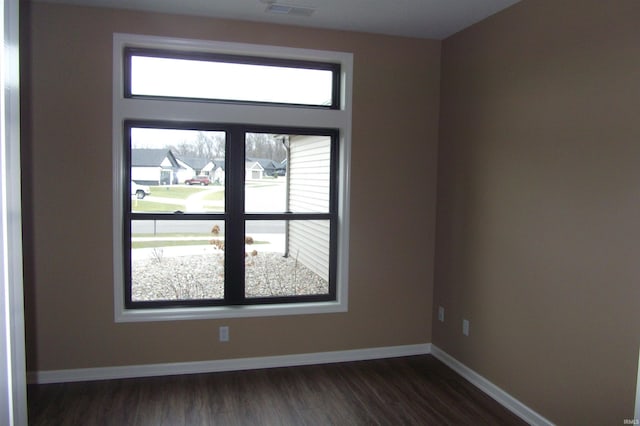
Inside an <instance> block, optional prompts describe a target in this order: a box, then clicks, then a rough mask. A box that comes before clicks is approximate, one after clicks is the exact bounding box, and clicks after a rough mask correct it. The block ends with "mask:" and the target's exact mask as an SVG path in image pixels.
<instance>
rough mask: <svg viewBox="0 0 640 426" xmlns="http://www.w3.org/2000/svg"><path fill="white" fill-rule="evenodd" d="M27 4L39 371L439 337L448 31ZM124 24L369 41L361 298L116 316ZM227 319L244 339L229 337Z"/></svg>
mask: <svg viewBox="0 0 640 426" xmlns="http://www.w3.org/2000/svg"><path fill="white" fill-rule="evenodd" d="M25 12H26V13H25V16H24V18H25V19H24V22H23V24H24V25H25V27H24V30H25V36H26V38H25V39H24V40H23V41H24V43H23V45H22V47H23V49H22V51H23V53H24V54H25V57H24V58H23V61H24V62H23V67H24V69H23V76H22V77H23V89H24V94H23V99H24V103H25V106H24V114H23V117H24V119H25V125H24V129H23V136H24V140H23V145H24V157H25V159H24V165H23V170H24V171H25V174H26V176H25V185H26V189H25V197H24V198H25V200H24V204H25V206H24V210H25V224H26V225H25V246H26V249H25V256H26V260H25V262H26V268H27V273H26V275H27V276H26V282H25V287H26V288H25V291H26V317H27V318H26V320H27V326H28V334H27V345H28V347H27V352H28V368H29V370H52V369H67V368H86V367H102V366H117V365H132V364H146V363H165V362H183V361H199V360H215V359H225V358H236V357H253V356H267V355H280V354H292V353H309V352H321V351H333V350H347V349H357V348H369V347H379V346H392V345H405V344H419V343H426V342H430V341H431V305H432V301H431V297H432V287H433V284H432V280H433V278H432V271H433V246H434V221H435V207H434V206H435V185H436V184H435V177H436V147H437V120H438V114H437V111H438V106H439V105H438V98H439V94H438V91H439V68H440V65H439V61H440V43H439V42H436V41H425V40H417V39H407V38H394V37H384V36H374V35H366V34H356V33H346V32H334V31H322V30H313V29H301V28H294V27H282V26H272V25H264V24H255V23H241V22H233V21H224V20H215V19H205V18H195V17H181V16H168V15H161V14H144V13H137V12H125V11H115V10H107V9H98V8H79V7H69V6H58V5H49V4H41V3H40V4H35V5H32V7H31V9H30V10H25ZM113 32H126V33H141V34H152V35H164V36H175V37H186V38H197V39H211V40H220V41H236V42H249V43H263V44H274V45H282V46H293V47H302V48H318V49H327V50H340V51H347V52H353V53H354V68H355V75H354V79H355V82H354V92H353V98H354V109H353V146H352V155H353V164H352V170H351V172H352V175H351V176H352V187H351V194H352V198H351V235H350V238H351V253H350V285H349V297H350V299H349V301H350V306H349V312H348V313H344V314H331V315H308V316H289V317H273V318H249V319H238V320H224V321H216V320H208V321H177V322H152V323H118V324H116V323H114V320H113V272H112V263H113V259H112V248H111V240H112V237H111V235H112V230H111V223H112V213H111V211H112V208H111V205H112V203H111V178H110V176H111V81H112V80H111V62H112V58H111V56H112V44H111V43H112V34H113ZM221 324H226V325H229V326H230V331H231V342H229V343H225V344H220V343H218V342H217V341H216V340H217V339H216V337H217V327H218V326H219V325H221Z"/></svg>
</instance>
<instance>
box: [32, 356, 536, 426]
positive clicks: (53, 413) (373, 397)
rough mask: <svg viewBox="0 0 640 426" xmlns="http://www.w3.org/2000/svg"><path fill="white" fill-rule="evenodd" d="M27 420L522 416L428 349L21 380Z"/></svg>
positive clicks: (412, 421)
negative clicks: (119, 376)
mask: <svg viewBox="0 0 640 426" xmlns="http://www.w3.org/2000/svg"><path fill="white" fill-rule="evenodd" d="M28 407H29V424H30V425H56V426H58V425H82V426H85V425H118V426H124V425H154V426H155V425H170V426H177V425H252V426H253V425H269V426H270V425H296V426H297V425H322V426H324V425H348V426H351V425H394V426H395V425H474V426H475V425H523V424H526V423H525V422H523V421H522V420H520V419H519V418H518V417H516V416H515V415H513V414H512V413H510V412H509V411H508V410H506V409H505V408H503V407H502V406H501V405H499V404H498V403H497V402H495V401H494V400H493V399H491V398H490V397H488V396H487V395H485V394H484V393H483V392H481V391H480V390H478V389H477V388H475V387H474V386H473V385H471V384H470V383H469V382H467V381H466V380H465V379H463V378H462V377H460V376H459V375H457V374H456V373H455V372H454V371H453V370H451V369H449V368H448V367H447V366H445V365H444V364H442V363H441V362H440V361H438V360H437V359H435V358H433V357H432V356H430V355H424V356H414V357H404V358H393V359H384V360H374V361H359V362H348V363H340V364H326V365H314V366H303V367H292V368H274V369H265V370H252V371H240V372H225V373H211V374H194V375H183V376H168V377H152V378H141V379H125V380H104V381H95V382H80V383H63V384H47V385H29V386H28Z"/></svg>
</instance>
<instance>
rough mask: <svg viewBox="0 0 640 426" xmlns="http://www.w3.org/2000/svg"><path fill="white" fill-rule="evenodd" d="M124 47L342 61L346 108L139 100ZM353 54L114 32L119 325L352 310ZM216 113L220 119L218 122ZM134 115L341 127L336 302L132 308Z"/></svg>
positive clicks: (115, 256)
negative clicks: (128, 222)
mask: <svg viewBox="0 0 640 426" xmlns="http://www.w3.org/2000/svg"><path fill="white" fill-rule="evenodd" d="M125 47H144V48H157V49H170V50H184V51H189V52H193V51H200V52H211V53H219V54H236V55H244V56H258V57H272V58H283V59H293V60H309V61H317V62H334V63H339V64H340V68H341V82H340V87H341V89H340V90H341V93H340V108H339V109H318V108H313V109H310V108H304V107H299V106H282V105H274V106H271V105H250V104H240V103H218V102H194V101H190V100H184V101H182V100H174V99H172V100H163V99H135V98H125V96H124V90H123V87H124V72H123V71H124V64H123V52H124V48H125ZM352 76H353V54H351V53H346V52H334V51H323V50H309V49H296V48H287V47H277V46H268V45H258V44H245V43H228V42H215V41H207V40H189V39H178V38H168V37H157V36H144V35H134V34H121V33H116V34H114V35H113V174H112V175H113V269H114V280H113V281H114V316H115V321H116V322H141V321H167V320H187V319H208V318H241V317H261V316H278V315H302V314H321V313H335V312H346V311H347V310H348V276H349V270H348V269H349V199H350V196H349V188H350V163H351V104H352V102H351V100H352ZM212 117H215V120H212ZM127 119H135V120H160V121H162V120H164V121H186V122H211V121H216V122H221V123H230V124H232V123H238V124H256V125H266V126H282V127H313V128H334V129H338V130H339V132H340V140H339V143H338V145H339V147H338V150H339V152H338V159H339V164H338V183H339V194H338V244H337V245H338V250H337V264H336V267H337V274H336V279H337V282H336V300H335V301H330V302H314V303H282V304H269V305H243V306H213V307H176V308H145V309H126V308H125V305H124V262H123V250H124V243H123V240H122V229H123V224H124V218H123V213H122V212H123V199H122V190H123V189H122V188H123V187H124V184H125V183H124V182H123V180H124V179H123V176H124V161H123V158H124V152H123V149H124V148H123V146H124V144H123V143H122V137H123V125H124V121H125V120H127Z"/></svg>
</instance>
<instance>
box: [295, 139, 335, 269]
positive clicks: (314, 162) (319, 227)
mask: <svg viewBox="0 0 640 426" xmlns="http://www.w3.org/2000/svg"><path fill="white" fill-rule="evenodd" d="M330 147H331V144H330V140H329V138H328V137H324V136H292V137H291V149H290V159H289V163H288V167H289V169H288V170H287V173H288V174H289V177H288V178H289V209H290V210H291V211H292V212H295V213H311V212H314V213H326V212H328V211H329V189H330ZM329 228H330V227H329V221H328V220H326V221H325V220H323V221H317V220H315V221H291V222H289V247H288V248H289V255H290V256H291V257H293V258H295V259H297V260H298V261H299V262H301V263H302V264H303V265H305V266H306V267H307V268H309V269H311V270H312V271H314V272H315V273H316V274H318V275H319V276H321V277H322V278H323V279H325V280H327V281H328V279H329V246H330V245H329V236H330V229H329Z"/></svg>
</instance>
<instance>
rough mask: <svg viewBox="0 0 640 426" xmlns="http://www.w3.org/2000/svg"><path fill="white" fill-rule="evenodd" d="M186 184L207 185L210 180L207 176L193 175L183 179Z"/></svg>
mask: <svg viewBox="0 0 640 426" xmlns="http://www.w3.org/2000/svg"><path fill="white" fill-rule="evenodd" d="M184 183H186V184H187V185H209V184H210V183H211V181H210V180H209V177H208V176H194V177H192V178H191V179H187V180H185V181H184Z"/></svg>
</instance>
